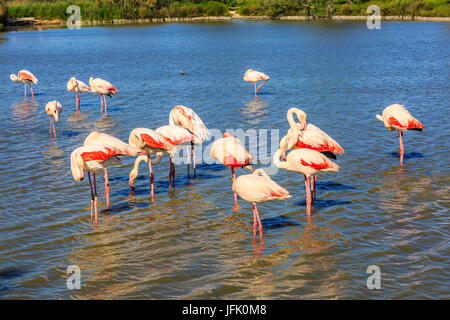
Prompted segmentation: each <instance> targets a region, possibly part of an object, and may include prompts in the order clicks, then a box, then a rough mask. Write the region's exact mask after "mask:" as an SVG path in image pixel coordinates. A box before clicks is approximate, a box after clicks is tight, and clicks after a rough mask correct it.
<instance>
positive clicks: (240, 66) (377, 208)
mask: <svg viewBox="0 0 450 320" xmlns="http://www.w3.org/2000/svg"><path fill="white" fill-rule="evenodd" d="M449 53H450V25H449V24H448V23H425V22H382V29H381V30H368V29H367V28H366V25H365V23H364V22H285V23H282V22H270V21H259V22H247V21H232V22H224V23H222V22H220V23H211V24H208V23H202V24H166V25H151V26H123V27H89V28H82V29H80V30H68V29H47V30H34V31H18V32H8V33H1V34H0V75H1V79H2V80H1V82H0V83H1V87H0V107H1V109H2V112H1V114H0V121H1V126H0V142H1V157H0V176H1V181H2V183H1V184H0V196H1V202H0V212H1V214H0V298H7V299H37V298H39V299H92V298H97V299H130V298H133V299H163V298H168V299H177V298H185V299H216V298H219V299H232V298H235V299H323V298H326V299H411V298H433V299H435V298H441V299H442V298H447V299H448V298H449V297H450V295H449V287H450V275H449V207H450V193H449V189H450V188H449V177H450V166H449V157H448V155H449V152H450V148H449V138H450V130H449V120H448V110H449V101H450V100H449V93H450V73H449V70H450V58H449V57H450V54H449ZM249 68H253V69H255V70H261V71H263V72H265V73H267V74H268V75H270V76H271V80H270V81H269V82H268V83H266V84H264V86H262V93H261V95H260V96H259V98H258V100H256V101H255V100H254V94H253V85H252V84H251V83H246V82H244V81H243V79H242V77H243V75H244V73H245V71H246V70H247V69H249ZM21 69H28V70H30V71H31V72H33V73H34V74H35V75H36V76H37V77H38V79H39V84H38V86H35V87H34V88H35V94H36V95H35V101H34V102H31V101H30V99H28V100H27V102H26V103H25V102H24V99H23V85H22V84H21V83H19V84H17V83H13V82H12V81H10V80H9V74H10V73H16V74H17V72H18V71H19V70H21ZM178 69H182V70H183V71H184V72H185V73H187V75H185V76H182V75H180V73H179V72H178ZM71 76H75V77H77V78H78V79H80V80H83V81H85V82H88V79H89V76H93V77H94V78H95V77H101V78H104V79H107V80H109V81H111V82H112V83H113V84H114V85H115V86H116V87H117V88H118V89H119V90H120V92H119V93H118V94H117V96H115V97H113V98H112V99H110V98H107V101H108V117H106V118H103V117H102V116H101V114H100V105H99V104H100V99H99V97H98V95H94V94H86V93H85V94H82V95H81V96H80V98H81V112H80V113H76V112H75V96H74V94H73V93H70V92H67V91H66V83H67V81H68V79H69V78H70V77H71ZM54 99H57V100H58V101H60V102H61V104H62V105H63V108H64V110H63V113H62V115H61V120H60V122H58V123H56V134H57V139H56V140H55V139H54V138H53V137H52V136H50V135H49V119H48V116H47V115H46V114H45V112H44V106H45V104H46V103H47V102H48V101H51V100H54ZM393 103H402V104H404V105H406V107H407V108H408V109H409V111H410V112H411V113H412V114H413V115H414V116H415V117H417V118H418V119H419V120H420V121H421V122H422V123H423V124H424V126H425V130H424V131H423V132H416V131H412V132H407V133H406V134H405V135H404V146H405V151H406V156H405V160H404V165H403V167H401V166H400V165H399V154H398V152H399V145H398V135H397V134H396V133H395V132H394V133H392V132H389V131H388V130H386V129H385V128H384V126H383V124H382V123H381V122H380V121H378V120H377V119H376V118H375V115H376V114H377V113H381V112H382V111H383V109H384V107H386V106H388V105H390V104H393ZM177 104H182V105H186V106H189V107H191V108H193V109H194V110H195V111H196V112H197V113H198V114H199V115H200V116H201V117H202V119H203V121H204V122H205V124H206V125H207V126H208V127H209V128H211V129H215V130H216V131H217V130H221V131H222V132H223V131H225V130H226V129H242V130H249V129H256V130H258V129H267V130H268V132H270V133H271V134H272V133H273V132H277V131H275V130H276V129H279V130H280V131H279V132H280V135H284V134H285V133H286V131H287V130H288V123H287V121H286V111H287V110H288V109H289V108H291V107H298V108H301V109H303V110H304V111H305V112H306V113H307V114H308V120H309V121H310V122H311V123H314V124H315V125H317V126H319V127H320V128H322V129H323V130H325V131H326V132H327V133H328V134H329V135H330V136H332V137H333V138H334V139H336V140H337V141H338V142H339V143H340V145H341V146H342V147H343V148H344V150H345V155H343V156H340V157H338V160H336V162H337V163H338V164H339V165H340V166H341V170H340V172H339V173H333V174H322V175H320V176H319V182H318V195H317V200H316V202H315V204H313V207H312V214H313V215H312V217H311V220H310V221H308V219H307V218H306V207H305V190H304V182H303V177H302V176H301V175H300V174H296V173H292V172H287V171H284V170H279V171H278V172H271V176H272V178H273V179H274V180H275V181H276V182H277V183H279V184H280V185H281V186H283V187H285V188H286V189H288V190H289V192H290V193H291V195H292V198H291V199H289V200H287V201H273V202H266V203H261V204H259V205H258V208H259V212H260V215H261V218H262V224H263V232H264V243H261V242H260V241H259V239H256V241H253V217H252V207H251V204H250V203H247V202H245V201H244V200H242V199H240V200H239V205H240V206H239V207H236V206H235V204H234V200H233V193H232V191H231V179H230V170H229V169H228V168H226V167H224V166H222V165H219V164H211V163H206V161H205V163H203V164H198V176H197V179H193V178H192V177H191V178H190V179H188V178H187V174H186V167H185V165H177V166H176V170H177V171H176V172H177V180H176V181H177V184H176V188H175V190H173V191H171V192H168V181H169V180H168V173H169V162H168V158H167V157H164V159H163V161H162V162H161V163H160V164H159V165H157V166H154V172H155V198H154V201H153V202H152V201H151V200H150V198H149V182H148V177H147V174H148V171H147V170H148V169H146V166H145V165H144V164H141V172H140V176H139V177H138V179H136V182H135V185H136V189H135V190H134V192H133V191H132V190H131V189H130V187H129V185H128V174H129V171H130V170H131V168H132V165H133V162H134V158H131V157H128V158H124V159H123V163H122V164H121V165H118V166H114V167H111V168H110V170H109V174H110V181H111V187H110V188H111V207H110V209H109V210H107V211H103V212H100V214H99V224H98V226H96V225H94V224H92V223H91V221H90V192H89V186H88V181H87V179H85V180H83V181H82V182H81V183H76V182H75V181H74V180H73V178H72V175H71V172H70V154H71V152H72V150H73V149H75V148H76V147H78V146H81V145H82V144H83V140H84V139H85V137H86V136H87V135H88V134H89V133H90V132H91V131H94V130H97V131H101V132H107V133H110V134H113V135H115V136H116V137H118V138H120V139H122V140H125V141H128V136H129V133H130V131H131V130H132V129H133V128H137V127H148V128H153V129H156V128H157V127H159V126H162V125H165V124H167V123H168V115H169V112H170V110H171V109H172V108H173V107H174V106H175V105H177ZM268 136H270V135H268ZM210 143H211V142H207V143H205V145H204V146H203V148H204V149H205V150H206V148H207V146H208V145H210ZM247 145H248V141H247ZM248 147H249V148H250V147H251V146H249V145H248ZM199 150H200V149H199ZM200 153H201V152H200V151H197V157H198V158H200ZM207 153H208V152H205V154H207ZM269 159H270V152H268V154H267V156H266V157H264V156H262V157H260V158H259V160H261V162H264V164H263V165H262V166H263V167H267V166H268V160H269ZM259 166H260V165H259V164H255V165H254V166H253V167H254V168H257V167H259ZM243 173H245V174H246V173H248V171H246V170H241V169H239V170H237V175H240V174H243ZM97 183H98V193H99V209H100V210H101V209H102V208H104V205H105V202H104V200H105V197H104V187H103V177H101V176H99V177H98V180H97ZM69 265H77V266H79V268H80V269H81V289H79V290H69V289H68V288H67V286H66V280H67V278H68V276H69V275H68V274H67V273H66V270H67V267H68V266H69ZM370 265H377V266H379V268H380V269H381V289H379V290H369V289H368V288H367V286H366V281H367V278H368V277H369V276H370V275H371V274H369V273H367V272H366V271H367V267H368V266H370Z"/></svg>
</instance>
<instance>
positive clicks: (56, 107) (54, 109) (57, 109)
mask: <svg viewBox="0 0 450 320" xmlns="http://www.w3.org/2000/svg"><path fill="white" fill-rule="evenodd" d="M45 111H46V112H47V115H48V116H50V117H54V118H55V121H59V115H60V114H61V112H62V106H61V104H60V103H59V102H58V101H56V100H53V101H50V102H49V103H47V105H46V106H45Z"/></svg>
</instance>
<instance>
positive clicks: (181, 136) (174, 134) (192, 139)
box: [156, 125, 201, 190]
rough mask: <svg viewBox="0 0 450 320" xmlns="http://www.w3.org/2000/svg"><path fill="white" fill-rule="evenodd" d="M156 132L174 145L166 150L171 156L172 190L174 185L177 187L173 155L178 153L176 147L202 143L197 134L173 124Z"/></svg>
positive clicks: (170, 174)
mask: <svg viewBox="0 0 450 320" xmlns="http://www.w3.org/2000/svg"><path fill="white" fill-rule="evenodd" d="M156 132H158V133H160V134H161V135H162V136H163V137H164V138H165V139H166V140H167V141H168V142H169V143H170V144H171V145H172V146H173V147H172V148H171V149H170V150H166V151H165V152H167V153H168V154H169V156H170V171H169V177H172V180H171V181H172V182H171V184H169V190H171V188H172V186H173V187H174V188H175V165H174V162H173V155H174V154H175V153H176V150H177V148H176V147H177V146H188V145H193V144H200V143H201V140H200V138H198V137H197V136H195V135H193V134H192V133H190V132H189V131H188V130H186V129H184V128H182V127H178V126H173V125H166V126H162V127H159V128H158V129H156ZM169 183H170V178H169ZM171 185H172V186H171Z"/></svg>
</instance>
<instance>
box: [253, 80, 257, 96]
mask: <svg viewBox="0 0 450 320" xmlns="http://www.w3.org/2000/svg"><path fill="white" fill-rule="evenodd" d="M253 84H254V85H255V98H256V82H253Z"/></svg>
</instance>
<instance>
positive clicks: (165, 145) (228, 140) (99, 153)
mask: <svg viewBox="0 0 450 320" xmlns="http://www.w3.org/2000/svg"><path fill="white" fill-rule="evenodd" d="M10 78H11V80H13V81H15V82H23V83H24V86H25V99H26V97H27V92H26V91H27V84H28V85H29V87H30V91H31V95H32V98H34V94H33V89H32V87H31V83H33V84H36V85H37V83H38V80H37V78H36V77H35V76H34V75H33V74H32V73H31V72H29V71H26V70H21V71H20V72H19V73H18V75H17V76H16V75H14V74H11V76H10ZM244 80H245V81H247V82H253V83H254V87H255V98H256V97H257V92H258V91H260V89H261V86H262V84H264V83H265V82H266V81H268V80H270V77H269V76H267V75H265V74H264V73H262V72H258V71H254V70H252V69H249V70H247V72H246V73H245V75H244ZM259 81H263V82H262V83H261V84H260V85H259V86H258V87H257V86H256V84H257V83H258V82H259ZM67 90H68V91H72V92H75V94H76V109H77V110H79V107H80V98H79V94H80V93H82V92H94V93H98V94H100V99H101V113H102V114H104V115H106V113H107V104H106V97H105V96H106V95H108V96H111V95H115V94H116V92H118V91H119V90H117V89H116V88H115V87H114V86H113V85H112V84H111V83H110V82H108V81H106V80H103V79H100V78H96V79H93V78H92V77H91V78H90V79H89V85H87V84H86V83H84V82H83V81H80V80H77V79H76V78H74V77H72V78H70V80H69V82H68V83H67ZM45 111H46V112H47V114H48V115H49V117H50V134H51V133H52V130H53V134H54V136H55V138H56V131H55V125H54V123H53V118H55V121H59V116H60V114H61V112H62V106H61V104H60V103H59V102H58V101H56V100H54V101H50V102H48V103H47V105H46V106H45ZM294 115H295V116H296V117H297V119H298V122H296V121H295V119H294ZM376 118H377V119H379V120H381V121H382V122H383V123H384V125H385V127H386V128H387V129H388V130H390V131H395V130H397V131H398V135H399V143H400V164H401V165H402V164H403V155H404V149H403V141H402V136H403V132H406V131H407V130H418V131H422V129H423V128H424V126H423V125H422V124H421V123H420V121H418V120H417V119H415V118H414V117H413V116H412V115H411V114H410V113H409V112H408V110H407V109H406V108H405V107H404V106H403V105H400V104H393V105H390V106H388V107H386V108H385V109H384V111H383V112H382V115H378V114H377V115H376ZM287 120H288V123H289V127H290V128H289V130H288V132H287V134H286V135H285V136H284V137H283V138H282V139H281V140H280V146H279V150H278V151H277V152H276V153H275V154H274V155H273V162H274V164H275V165H276V166H277V167H278V168H281V169H285V170H288V171H293V172H298V173H300V174H303V176H304V182H305V189H306V214H307V217H308V219H309V218H310V215H311V203H312V202H313V201H314V199H315V198H316V192H317V191H316V183H317V174H319V173H321V172H337V171H338V170H339V166H338V165H337V164H336V163H334V162H333V161H331V160H330V159H333V160H334V159H336V158H337V157H336V154H343V153H344V149H342V147H341V146H340V145H339V144H338V143H337V142H336V141H335V140H333V139H332V138H331V137H330V136H329V135H327V134H326V133H325V132H324V131H322V130H321V129H319V128H318V127H316V126H314V125H313V124H311V123H309V122H307V121H306V120H307V116H306V114H305V112H303V111H302V110H300V109H297V108H291V109H289V110H288V112H287ZM209 138H210V132H209V130H208V128H207V127H206V126H205V124H204V123H203V121H202V120H201V118H200V117H199V116H198V115H197V114H196V113H195V112H194V111H193V110H192V109H191V108H188V107H185V106H181V105H177V106H175V107H174V108H173V109H172V110H171V112H170V114H169V124H168V125H164V126H161V127H159V128H157V129H156V130H153V129H148V128H136V129H133V130H132V131H131V132H130V136H129V139H128V143H126V142H123V141H121V140H120V139H118V138H116V137H113V136H112V135H109V134H107V133H99V132H92V133H90V134H89V135H88V136H87V137H86V139H85V140H84V144H83V146H80V147H78V148H76V149H75V150H73V152H72V154H71V159H70V163H71V171H72V176H73V178H74V180H75V181H77V182H80V181H81V180H83V178H84V172H87V175H88V180H89V188H90V192H91V221H93V219H94V217H95V222H96V223H98V204H97V199H98V197H97V185H96V175H98V174H104V180H105V195H106V208H108V207H109V180H108V167H109V166H110V165H112V164H117V163H120V162H119V160H120V158H119V157H121V156H136V157H137V158H136V160H135V163H134V167H133V169H132V170H131V172H130V175H129V185H130V187H131V188H134V180H135V179H136V177H137V176H138V170H139V169H138V168H139V164H140V162H142V161H144V162H147V164H148V168H149V179H150V195H151V197H152V198H153V197H154V184H153V181H154V175H153V167H152V166H153V165H156V164H158V163H159V162H161V159H162V157H163V154H164V153H167V154H168V156H169V158H170V168H169V190H171V189H172V188H174V187H175V165H174V161H173V156H174V154H175V152H176V150H177V148H180V147H183V146H186V150H187V162H186V163H187V172H188V177H189V171H190V168H189V166H190V163H191V155H192V167H193V174H194V177H196V161H195V150H194V146H195V145H199V144H202V143H203V142H204V141H206V140H208V139H209ZM288 151H289V152H288ZM286 152H288V153H287V154H286ZM152 154H156V157H155V159H153V160H152V159H151V158H150V156H151V155H152ZM210 155H211V157H212V158H214V159H216V160H218V161H219V162H221V163H222V164H224V165H225V166H227V167H230V169H231V176H232V182H233V184H232V191H233V193H234V200H235V202H236V204H237V196H238V195H239V197H241V198H242V199H244V200H246V201H248V202H250V203H252V205H253V237H254V238H256V233H257V232H256V229H257V228H258V226H259V236H260V239H261V240H262V225H261V219H260V216H259V212H258V208H257V206H256V204H257V203H259V202H264V201H268V200H283V199H288V198H290V197H291V195H290V194H289V192H288V191H287V190H286V189H284V188H283V187H281V186H280V185H278V184H277V183H276V182H275V181H273V180H272V179H271V178H270V177H269V176H268V175H267V174H266V173H265V171H264V170H263V169H257V170H254V171H253V168H252V166H251V162H252V161H253V160H255V158H254V157H253V155H252V154H250V153H249V152H248V151H247V150H246V149H245V146H244V144H243V143H242V142H241V141H240V140H239V139H238V138H236V137H235V136H233V134H231V133H229V132H225V133H224V134H223V138H220V139H217V140H216V141H214V143H213V145H212V147H211V152H210ZM280 158H281V160H280ZM236 168H247V169H249V170H250V172H252V173H251V174H245V175H241V176H239V177H238V178H236V175H235V171H234V170H235V169H236ZM91 174H92V177H91Z"/></svg>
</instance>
